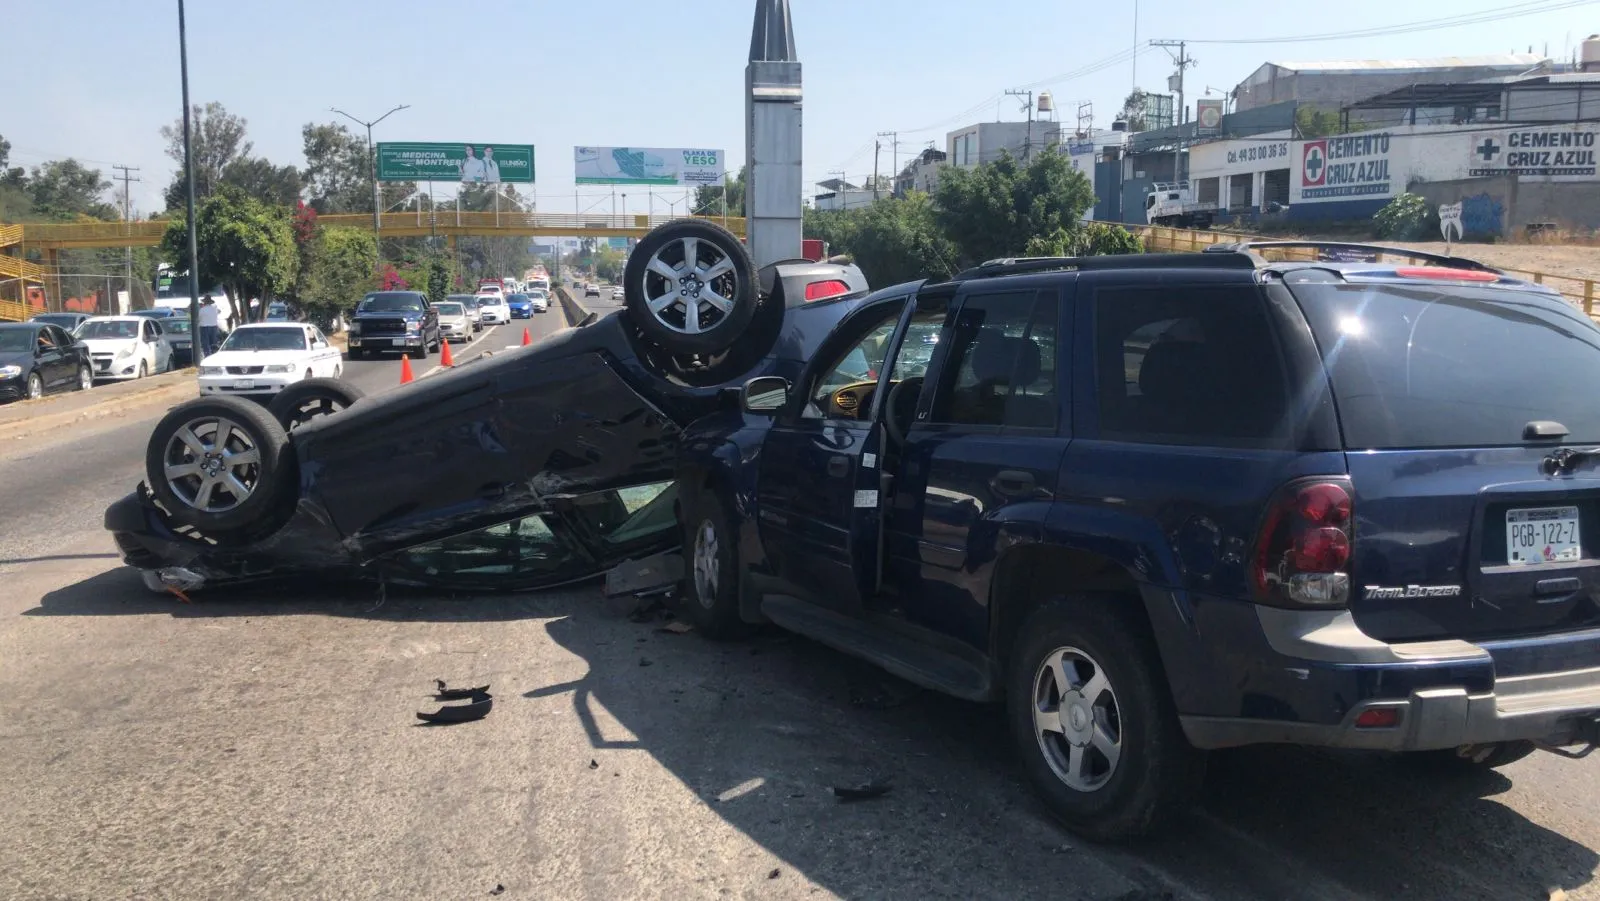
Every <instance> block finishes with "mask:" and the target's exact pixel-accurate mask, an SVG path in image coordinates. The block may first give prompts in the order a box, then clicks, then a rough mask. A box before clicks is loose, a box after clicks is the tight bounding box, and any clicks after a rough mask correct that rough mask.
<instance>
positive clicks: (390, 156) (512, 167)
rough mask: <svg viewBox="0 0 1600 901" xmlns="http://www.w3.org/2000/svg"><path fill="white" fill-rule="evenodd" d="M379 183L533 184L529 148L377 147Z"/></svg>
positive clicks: (446, 145)
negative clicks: (457, 182)
mask: <svg viewBox="0 0 1600 901" xmlns="http://www.w3.org/2000/svg"><path fill="white" fill-rule="evenodd" d="M378 180H379V181H459V182H464V183H467V184H484V185H494V184H500V183H502V182H521V183H527V184H531V183H532V182H533V145H532V144H415V143H395V142H380V143H379V144H378Z"/></svg>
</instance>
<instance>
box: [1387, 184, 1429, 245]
mask: <svg viewBox="0 0 1600 901" xmlns="http://www.w3.org/2000/svg"><path fill="white" fill-rule="evenodd" d="M1372 223H1373V230H1374V231H1375V232H1376V233H1377V236H1378V237H1380V238H1391V239H1394V240H1397V241H1415V240H1418V239H1420V238H1426V237H1428V235H1429V234H1430V233H1432V234H1437V233H1438V231H1439V214H1438V213H1436V212H1434V210H1433V209H1432V208H1431V207H1429V206H1428V202H1427V201H1426V200H1424V199H1422V197H1421V196H1419V195H1417V194H1411V193H1406V194H1401V195H1400V196H1399V197H1396V198H1395V199H1393V200H1391V201H1389V203H1388V205H1387V206H1385V207H1384V208H1383V209H1381V210H1379V211H1378V212H1377V215H1375V216H1373V217H1372Z"/></svg>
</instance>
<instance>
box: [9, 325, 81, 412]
mask: <svg viewBox="0 0 1600 901" xmlns="http://www.w3.org/2000/svg"><path fill="white" fill-rule="evenodd" d="M92 387H94V372H93V368H92V365H91V364H90V362H89V348H87V347H85V346H84V345H83V344H82V343H80V342H79V341H78V340H77V339H75V338H73V337H72V335H71V334H70V333H69V332H67V331H66V330H65V329H63V328H61V326H59V325H56V324H54V323H51V322H40V321H38V320H37V319H34V320H32V321H29V322H3V323H0V401H13V400H22V399H24V398H26V399H29V400H37V399H38V398H41V397H44V396H45V395H46V394H52V393H55V392H57V391H82V390H85V389H88V388H92Z"/></svg>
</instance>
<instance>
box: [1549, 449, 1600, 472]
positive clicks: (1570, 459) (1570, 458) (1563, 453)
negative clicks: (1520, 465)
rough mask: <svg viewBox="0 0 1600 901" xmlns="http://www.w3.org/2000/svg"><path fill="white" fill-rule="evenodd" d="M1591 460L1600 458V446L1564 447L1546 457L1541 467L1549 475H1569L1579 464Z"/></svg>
mask: <svg viewBox="0 0 1600 901" xmlns="http://www.w3.org/2000/svg"><path fill="white" fill-rule="evenodd" d="M1590 460H1600V447H1585V448H1573V447H1563V448H1558V449H1557V450H1555V451H1553V452H1552V453H1551V454H1550V455H1549V456H1547V457H1545V458H1544V462H1543V463H1542V464H1541V465H1540V467H1539V468H1540V469H1542V470H1543V471H1544V474H1545V475H1547V476H1557V475H1569V474H1571V472H1572V471H1573V470H1574V469H1577V468H1578V465H1579V464H1581V463H1587V462H1589V461H1590Z"/></svg>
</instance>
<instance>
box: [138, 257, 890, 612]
mask: <svg viewBox="0 0 1600 901" xmlns="http://www.w3.org/2000/svg"><path fill="white" fill-rule="evenodd" d="M775 268H776V269H777V270H779V271H778V272H776V274H770V275H769V274H768V273H767V272H765V271H764V272H763V273H762V282H763V283H764V284H767V285H770V286H771V287H772V290H774V291H775V292H776V294H777V295H778V296H777V297H771V296H770V295H762V298H761V299H762V303H763V304H765V307H764V308H762V309H759V310H758V314H757V316H756V317H755V318H754V320H753V321H752V322H751V324H750V325H749V327H748V328H745V329H744V330H743V331H742V332H740V333H738V334H736V335H734V336H733V338H734V340H732V341H731V343H730V344H729V346H728V347H727V349H726V350H725V351H724V352H721V353H718V354H712V355H703V354H696V355H693V358H692V359H691V360H690V361H689V363H688V364H687V365H682V363H681V361H682V359H683V357H684V355H677V356H672V355H671V354H669V353H668V351H670V350H671V348H670V347H668V348H663V347H662V346H661V344H660V342H658V341H652V339H651V338H650V337H649V336H648V335H647V334H646V333H645V331H644V330H642V329H640V328H638V327H637V326H638V314H637V313H636V311H635V309H633V308H628V309H624V310H621V311H617V312H615V313H611V314H609V315H607V316H605V317H603V318H599V319H595V318H594V317H593V316H591V317H590V318H589V319H586V320H585V321H584V323H583V324H581V325H580V327H577V328H573V329H568V330H565V331H562V332H559V333H557V334H555V335H552V336H550V337H548V338H545V339H543V340H541V341H539V342H538V343H536V344H534V345H531V346H527V347H521V348H515V349H511V350H508V351H505V352H502V353H496V354H492V355H487V356H485V357H482V358H478V359H475V360H473V361H471V362H469V363H466V364H464V365H461V366H459V367H457V368H455V369H453V370H449V371H443V372H439V373H438V374H437V375H436V376H433V377H430V378H428V379H426V380H418V381H416V382H413V383H411V384H409V385H406V386H403V387H401V388H397V389H394V390H391V391H386V392H384V393H383V394H381V395H378V396H374V397H364V398H360V399H358V400H356V401H355V402H354V403H351V404H350V405H349V406H348V407H345V408H343V409H341V410H339V411H338V412H337V413H334V414H332V415H327V416H322V417H320V418H316V419H312V420H310V421H307V422H304V423H303V424H297V425H296V426H295V427H294V428H293V431H292V434H287V433H286V434H285V435H284V436H283V437H282V438H280V439H277V440H280V441H281V442H282V445H283V449H282V452H281V456H282V458H283V460H284V462H282V463H280V464H279V467H278V468H279V470H280V471H279V472H277V473H267V474H264V475H263V479H264V481H262V482H261V484H262V485H264V486H265V487H263V488H262V491H268V490H274V491H277V492H279V496H281V500H279V501H278V502H276V503H275V505H273V506H272V507H270V508H268V509H269V510H270V512H268V513H267V514H265V515H263V516H261V517H258V518H256V519H254V520H252V521H251V522H249V523H248V524H246V525H243V526H238V527H234V528H230V529H227V530H222V529H213V528H209V527H208V525H207V523H206V520H205V517H204V516H201V515H200V514H198V513H196V512H195V511H192V510H182V509H178V510H176V511H175V509H174V508H176V507H179V505H178V504H175V503H173V502H172V500H171V492H167V495H166V496H162V493H161V492H160V491H159V490H157V488H159V485H156V483H157V481H158V479H157V474H158V473H159V472H160V470H159V469H152V470H151V471H150V473H149V474H148V475H147V482H146V483H144V484H141V485H140V486H139V489H138V490H137V491H135V492H134V493H132V494H130V495H128V496H127V497H125V498H123V499H121V500H119V501H117V502H116V503H114V504H112V505H111V507H110V508H109V509H108V510H107V511H106V527H107V528H108V529H109V530H110V531H112V532H113V533H114V536H115V538H116V541H117V544H118V547H119V548H120V549H121V551H122V553H123V556H124V559H125V560H126V561H127V562H128V563H129V564H130V565H133V566H136V567H138V568H140V569H142V570H145V571H146V572H147V573H151V572H154V573H160V572H162V571H163V570H165V571H169V572H170V571H174V570H175V569H177V568H182V569H183V570H186V571H187V572H188V573H191V574H193V575H197V576H199V577H201V578H203V579H204V580H205V582H206V583H207V584H216V583H219V582H231V581H239V580H254V579H262V578H271V577H276V576H284V575H295V574H305V573H321V574H332V575H339V576H354V577H367V578H378V579H381V580H386V581H392V582H399V583H416V584H428V585H438V586H460V587H465V588H474V589H483V590H501V589H504V590H525V589H532V588H539V587H546V586H551V585H557V584H562V583H566V582H572V581H578V580H582V579H586V578H590V577H593V576H597V575H600V574H602V573H603V572H605V571H606V570H608V569H609V568H610V567H612V566H614V565H615V564H617V563H619V562H621V561H623V560H626V559H631V558H637V557H639V556H641V555H648V554H651V553H657V552H660V551H663V550H668V549H670V548H672V547H675V546H676V545H677V543H678V541H679V537H680V536H679V535H678V533H677V528H676V522H675V519H674V507H675V503H676V486H675V484H674V479H675V477H676V468H677V464H678V457H679V446H680V443H681V437H682V435H683V433H684V430H685V429H686V428H687V427H688V426H689V425H690V424H691V423H693V422H695V421H697V420H699V419H702V418H705V417H707V416H709V415H711V414H714V413H717V411H719V410H724V409H728V408H729V407H730V406H732V405H731V404H730V403H729V399H730V389H734V390H736V388H737V386H739V385H741V384H742V383H743V382H744V381H745V380H746V379H748V378H750V377H753V376H759V375H763V374H783V375H786V376H788V377H791V378H792V377H794V375H796V374H798V372H799V371H800V370H801V369H802V368H803V367H804V365H805V362H806V360H807V359H808V358H809V356H810V353H811V350H812V349H814V348H815V347H816V345H817V344H818V343H819V342H820V341H821V340H822V339H823V338H824V337H825V336H826V335H827V334H829V332H830V331H831V329H832V327H833V326H834V324H836V323H837V322H838V321H839V320H840V319H841V318H842V317H844V316H845V315H846V314H847V313H848V312H849V311H850V310H851V309H854V308H855V306H856V305H857V304H859V303H860V302H862V300H863V299H864V297H863V295H864V291H862V290H860V289H861V288H862V287H863V286H864V284H865V283H864V280H862V279H861V277H860V274H859V270H856V269H855V268H854V267H852V266H841V265H837V264H834V265H825V266H822V267H821V268H819V267H818V266H817V264H811V263H806V264H804V265H803V267H802V266H800V265H799V264H777V266H776V267H775ZM786 268H795V269H796V272H797V273H798V276H796V275H794V274H791V273H788V272H787V271H786ZM797 278H799V279H828V280H830V281H831V282H832V284H831V285H830V287H829V289H828V290H830V291H839V290H840V288H841V287H843V288H846V289H849V290H848V291H846V293H843V294H838V295H837V296H826V297H822V298H820V299H818V298H816V297H813V298H812V299H811V300H807V299H806V296H807V295H808V294H811V295H815V294H816V293H817V292H814V291H813V292H808V291H806V290H805V285H804V284H803V283H802V284H799V285H798V287H794V286H793V285H791V283H793V282H795V281H796V279H797ZM752 289H753V286H752ZM730 293H731V292H730ZM785 295H788V296H785ZM668 357H671V359H667V358H668ZM708 361H709V362H708ZM177 412H178V411H177V410H175V411H174V413H177ZM170 415H173V414H169V416H170ZM161 429H162V426H161V425H158V426H157V432H158V434H156V435H154V436H152V448H153V449H152V453H154V452H155V451H154V447H155V445H156V444H157V442H158V441H159V440H160V439H161V437H162V436H161V434H160V432H161ZM225 438H226V436H221V435H219V440H223V439H225ZM259 438H260V440H261V441H263V442H266V443H268V444H270V443H271V442H272V441H273V440H274V438H273V436H271V435H268V434H265V433H263V434H262V435H261V436H259ZM216 450H217V453H218V455H219V456H226V453H225V452H226V450H227V449H225V448H221V447H220V446H219V447H218V448H216ZM198 462H202V461H197V463H198ZM152 465H154V464H152ZM290 467H292V471H290V470H289V468H290ZM182 468H188V469H193V468H194V466H192V465H190V464H183V467H182ZM169 471H171V470H170V469H169ZM268 476H272V477H276V478H279V479H281V480H282V484H280V485H276V486H274V485H273V483H272V482H271V479H270V478H268ZM152 486H155V487H152ZM178 496H179V497H180V498H181V497H182V495H181V494H179V495H178Z"/></svg>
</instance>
